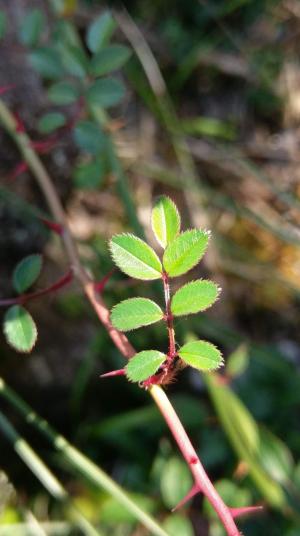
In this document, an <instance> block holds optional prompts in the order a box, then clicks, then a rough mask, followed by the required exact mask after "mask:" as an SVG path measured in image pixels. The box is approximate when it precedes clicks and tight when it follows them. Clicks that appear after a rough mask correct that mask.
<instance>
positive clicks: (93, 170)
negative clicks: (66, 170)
mask: <svg viewBox="0 0 300 536" xmlns="http://www.w3.org/2000/svg"><path fill="white" fill-rule="evenodd" d="M105 173H106V165H105V162H104V161H103V159H100V158H97V159H95V160H92V161H91V162H88V163H85V164H80V165H79V166H77V168H75V171H74V182H75V186H76V187H77V188H83V189H85V190H93V189H94V188H99V186H101V184H102V182H103V179H104V177H105Z"/></svg>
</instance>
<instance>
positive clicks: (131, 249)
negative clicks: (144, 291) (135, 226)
mask: <svg viewBox="0 0 300 536" xmlns="http://www.w3.org/2000/svg"><path fill="white" fill-rule="evenodd" d="M110 250H111V253H112V257H113V260H114V262H115V263H116V265H117V266H118V267H119V268H120V270H122V272H124V273H125V274H127V275H129V276H131V277H135V278H136V279H144V280H146V281H147V280H151V279H159V278H160V277H161V272H162V266H161V262H160V260H159V258H158V256H157V255H156V253H155V251H154V250H153V249H152V248H151V247H150V246H148V244H146V242H144V241H143V240H141V239H140V238H138V237H137V236H134V235H132V234H130V233H122V234H119V235H115V236H113V237H112V239H111V240H110Z"/></svg>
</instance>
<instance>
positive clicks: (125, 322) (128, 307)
mask: <svg viewBox="0 0 300 536" xmlns="http://www.w3.org/2000/svg"><path fill="white" fill-rule="evenodd" d="M163 315H164V314H163V311H162V310H161V308H160V307H159V306H158V305H157V304H156V303H155V302H153V301H152V300H148V299H147V298H129V299H128V300H124V301H122V302H121V303H118V304H117V305H115V307H114V308H113V309H112V312H111V316H110V318H111V321H112V324H113V325H114V327H115V328H117V329H119V330H120V331H130V330H131V329H136V328H139V327H141V326H148V325H150V324H154V323H155V322H158V321H159V320H161V319H162V318H163Z"/></svg>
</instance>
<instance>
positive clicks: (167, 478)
mask: <svg viewBox="0 0 300 536" xmlns="http://www.w3.org/2000/svg"><path fill="white" fill-rule="evenodd" d="M192 485H193V478H192V475H191V472H190V470H189V468H188V466H187V465H186V463H184V461H183V460H181V459H180V458H178V457H177V456H176V457H175V456H174V457H172V458H170V459H169V460H168V461H167V463H166V464H165V465H164V466H163V468H162V473H161V480H160V489H161V495H162V499H163V501H164V504H165V505H166V507H167V508H174V506H176V505H177V504H178V503H179V501H181V499H183V497H184V496H185V495H186V494H187V493H188V492H189V491H190V490H191V487H192Z"/></svg>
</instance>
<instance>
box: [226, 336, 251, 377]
mask: <svg viewBox="0 0 300 536" xmlns="http://www.w3.org/2000/svg"><path fill="white" fill-rule="evenodd" d="M248 364H249V353H248V348H247V346H246V344H241V345H240V346H239V347H238V348H237V349H236V350H235V351H234V352H232V354H230V356H229V357H228V358H227V360H226V374H228V376H230V377H231V378H236V377H237V376H240V375H241V374H243V372H245V370H246V368H247V366H248Z"/></svg>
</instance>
